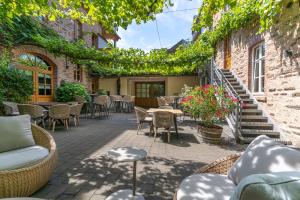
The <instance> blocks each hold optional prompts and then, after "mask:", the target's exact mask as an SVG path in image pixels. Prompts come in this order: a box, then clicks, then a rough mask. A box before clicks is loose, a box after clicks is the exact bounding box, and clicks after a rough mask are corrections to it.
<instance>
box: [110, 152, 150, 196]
mask: <svg viewBox="0 0 300 200" xmlns="http://www.w3.org/2000/svg"><path fill="white" fill-rule="evenodd" d="M106 155H107V157H109V158H111V159H113V160H115V161H118V162H133V187H132V190H119V191H117V192H115V193H113V194H111V195H110V196H109V197H107V198H106V200H122V199H124V200H125V199H134V200H144V197H143V196H142V195H139V194H136V192H135V191H136V166H137V161H138V160H143V159H145V158H146V156H147V152H146V151H145V150H143V149H138V148H135V147H119V148H115V149H112V150H109V151H108V152H107V154H106Z"/></svg>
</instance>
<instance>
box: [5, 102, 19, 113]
mask: <svg viewBox="0 0 300 200" xmlns="http://www.w3.org/2000/svg"><path fill="white" fill-rule="evenodd" d="M2 104H3V107H4V114H5V115H9V116H15V115H19V114H20V112H19V109H18V104H17V103H14V102H10V101H3V102H2Z"/></svg>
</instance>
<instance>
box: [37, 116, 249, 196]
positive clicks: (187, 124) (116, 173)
mask: <svg viewBox="0 0 300 200" xmlns="http://www.w3.org/2000/svg"><path fill="white" fill-rule="evenodd" d="M148 129H149V128H148V127H145V128H144V129H143V132H141V133H140V134H139V135H137V134H136V121H135V115H134V114H112V116H111V117H110V119H104V118H101V119H99V118H96V119H88V120H87V119H85V118H82V119H81V124H80V126H79V127H78V128H75V127H73V126H72V127H71V129H70V130H69V131H65V130H64V129H63V128H62V127H60V128H59V127H58V129H57V131H56V132H55V133H52V135H53V136H54V138H55V141H56V143H57V148H58V153H59V162H58V165H57V168H56V170H55V172H54V174H53V176H52V177H51V180H50V181H49V183H48V184H47V185H46V186H45V187H43V188H42V189H41V190H40V191H38V192H37V193H35V194H34V195H33V196H34V197H40V198H44V199H59V200H60V199H64V200H68V199H84V200H87V199H90V200H102V199H105V197H107V196H108V195H109V194H111V193H112V192H114V191H117V190H119V189H128V188H129V189H130V188H131V185H132V163H116V162H113V161H111V160H109V159H107V158H106V157H105V153H106V152H107V151H108V150H109V149H111V148H113V147H121V146H135V147H139V148H143V149H145V150H146V151H147V153H148V158H147V159H146V160H145V161H140V162H138V165H137V171H138V172H137V173H138V174H137V178H138V181H137V188H138V192H140V193H142V194H143V196H144V197H145V199H146V200H148V199H149V200H150V199H157V200H159V199H172V196H173V194H174V192H175V190H176V188H177V187H178V185H179V183H180V181H181V180H183V178H185V177H186V176H188V175H190V174H192V173H193V172H194V171H195V170H197V169H198V168H200V167H201V166H203V165H205V164H207V163H210V162H212V161H214V160H215V159H218V158H221V157H223V156H226V155H229V154H232V153H235V152H237V151H241V150H242V149H243V147H241V146H239V145H237V144H235V143H234V140H233V138H232V136H231V132H230V130H229V128H228V127H227V126H224V131H223V137H224V138H223V140H222V143H221V145H210V144H206V143H203V142H202V141H201V139H199V138H198V137H197V133H196V132H197V131H196V128H195V124H194V123H193V122H192V121H184V122H179V132H180V139H179V140H177V139H176V135H175V134H173V136H172V138H171V143H170V144H167V143H164V142H163V140H162V138H158V139H157V140H156V142H154V141H153V137H152V136H148V135H145V133H146V132H148Z"/></svg>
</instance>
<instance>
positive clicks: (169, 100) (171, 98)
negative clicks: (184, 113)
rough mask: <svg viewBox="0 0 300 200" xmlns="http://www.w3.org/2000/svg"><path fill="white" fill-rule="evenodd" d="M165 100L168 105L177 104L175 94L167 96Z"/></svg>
mask: <svg viewBox="0 0 300 200" xmlns="http://www.w3.org/2000/svg"><path fill="white" fill-rule="evenodd" d="M165 101H166V103H167V104H168V105H170V106H172V107H174V106H175V97H174V96H166V97H165Z"/></svg>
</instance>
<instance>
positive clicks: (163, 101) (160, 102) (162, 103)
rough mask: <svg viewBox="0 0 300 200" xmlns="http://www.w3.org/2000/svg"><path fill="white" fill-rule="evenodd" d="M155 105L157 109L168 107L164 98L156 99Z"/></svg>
mask: <svg viewBox="0 0 300 200" xmlns="http://www.w3.org/2000/svg"><path fill="white" fill-rule="evenodd" d="M156 99H157V105H158V107H160V106H168V104H167V101H166V100H165V98H164V97H157V98H156Z"/></svg>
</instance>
